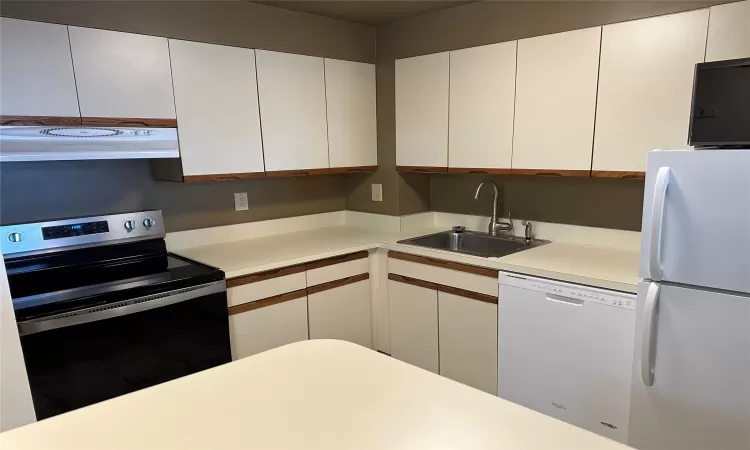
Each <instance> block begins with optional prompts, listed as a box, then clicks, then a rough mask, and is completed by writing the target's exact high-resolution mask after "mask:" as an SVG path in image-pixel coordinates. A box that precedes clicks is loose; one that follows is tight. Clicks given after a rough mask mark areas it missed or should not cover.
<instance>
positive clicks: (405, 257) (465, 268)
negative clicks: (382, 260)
mask: <svg viewBox="0 0 750 450" xmlns="http://www.w3.org/2000/svg"><path fill="white" fill-rule="evenodd" d="M388 257H389V258H394V259H400V260H402V261H410V262H415V263H419V264H426V265H428V266H435V267H442V268H443V269H450V270H458V271H460V272H467V273H473V274H474V275H481V276H483V277H490V278H497V275H498V271H497V270H495V269H487V268H484V267H477V266H470V265H468V264H461V263H457V262H453V261H445V260H442V259H435V258H429V257H427V256H417V255H410V254H408V253H401V252H394V251H389V252H388Z"/></svg>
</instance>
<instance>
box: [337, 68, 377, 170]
mask: <svg viewBox="0 0 750 450" xmlns="http://www.w3.org/2000/svg"><path fill="white" fill-rule="evenodd" d="M325 81H326V106H327V111H328V155H329V158H330V161H331V167H332V168H333V167H363V166H376V165H377V164H378V138H377V127H376V119H375V65H374V64H365V63H358V62H351V61H340V60H337V59H326V60H325Z"/></svg>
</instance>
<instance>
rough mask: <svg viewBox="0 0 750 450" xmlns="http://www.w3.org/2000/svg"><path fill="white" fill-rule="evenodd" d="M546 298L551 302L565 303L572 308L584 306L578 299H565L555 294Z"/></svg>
mask: <svg viewBox="0 0 750 450" xmlns="http://www.w3.org/2000/svg"><path fill="white" fill-rule="evenodd" d="M546 298H547V300H549V301H551V302H558V303H565V304H566V305H570V306H583V300H581V299H577V298H572V297H563V296H562V295H555V294H547V295H546Z"/></svg>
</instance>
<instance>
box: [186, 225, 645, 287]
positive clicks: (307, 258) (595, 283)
mask: <svg viewBox="0 0 750 450" xmlns="http://www.w3.org/2000/svg"><path fill="white" fill-rule="evenodd" d="M422 233H423V232H422ZM417 235H419V234H417ZM554 244H555V243H554V242H552V243H551V244H550V245H554ZM579 245H580V244H579ZM378 248H382V249H386V250H393V251H400V252H404V253H410V254H413V255H421V256H427V257H433V258H439V259H445V260H448V261H453V262H457V263H462V264H468V265H472V266H477V267H484V268H489V269H495V270H501V271H507V272H514V273H518V274H523V275H529V276H536V277H541V278H549V279H552V280H557V281H562V282H568V283H575V284H581V285H585V286H591V287H595V288H600V289H610V290H615V291H621V292H627V293H636V292H637V290H638V285H637V281H636V282H635V283H633V284H631V283H626V282H620V281H613V280H607V279H602V278H594V277H587V276H585V275H577V274H571V273H565V272H556V271H551V270H545V269H538V268H534V267H528V266H523V265H517V264H510V263H507V262H504V261H503V258H496V259H487V258H482V257H479V256H472V255H462V254H457V253H454V252H450V251H445V250H437V249H430V248H425V247H419V246H415V245H410V244H400V243H398V242H388V241H385V242H372V243H366V244H361V245H354V246H350V247H342V248H337V249H333V250H330V251H326V252H321V253H314V254H306V255H304V256H300V257H298V258H292V259H285V260H279V261H273V262H269V263H267V264H261V265H256V266H250V267H246V268H243V269H237V270H231V271H225V274H226V278H227V279H230V278H236V277H240V276H244V275H250V274H254V273H259V272H265V271H267V270H275V269H279V268H282V267H289V266H295V265H299V264H305V263H308V262H312V261H317V260H320V259H325V258H331V257H335V256H340V255H345V254H348V253H355V252H359V251H369V250H376V249H378ZM602 248H604V247H602ZM189 250H191V248H186V249H180V250H177V251H174V252H173V253H174V254H176V255H180V256H182V257H185V258H188V259H193V260H196V261H198V262H202V261H201V260H200V258H195V257H193V256H191V255H188V254H186V253H184V252H186V251H189ZM611 250H612V251H613V252H617V251H622V250H619V249H611ZM219 268H220V269H221V267H219Z"/></svg>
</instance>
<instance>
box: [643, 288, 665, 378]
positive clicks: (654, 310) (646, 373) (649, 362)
mask: <svg viewBox="0 0 750 450" xmlns="http://www.w3.org/2000/svg"><path fill="white" fill-rule="evenodd" d="M660 292H661V286H660V285H659V283H651V284H649V286H648V292H647V293H646V300H645V302H644V306H643V335H642V336H641V379H642V380H643V384H645V385H646V386H653V385H654V353H655V350H656V336H657V326H656V324H657V319H656V316H657V314H658V309H659V294H660Z"/></svg>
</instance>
